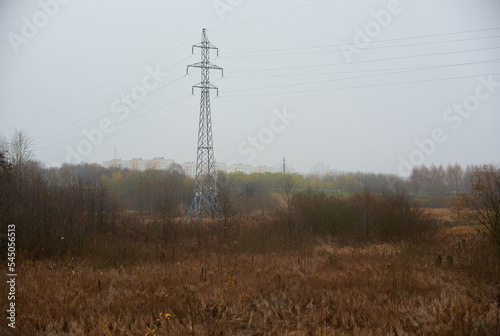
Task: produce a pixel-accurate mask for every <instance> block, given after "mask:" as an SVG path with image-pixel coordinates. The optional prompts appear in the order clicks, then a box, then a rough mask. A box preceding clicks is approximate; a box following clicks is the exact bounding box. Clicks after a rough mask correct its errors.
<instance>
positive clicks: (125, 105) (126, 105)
mask: <svg viewBox="0 0 500 336" xmlns="http://www.w3.org/2000/svg"><path fill="white" fill-rule="evenodd" d="M184 77H186V75H182V76H180V77H178V78H177V79H175V80H173V81H171V82H169V83H167V84H166V85H163V86H160V87H158V88H157V89H155V90H152V91H150V92H147V94H146V96H145V97H149V96H150V95H152V94H153V93H155V92H158V91H160V90H161V89H164V88H166V87H167V86H170V85H171V84H173V83H175V82H177V81H178V80H180V79H182V78H184ZM181 97H182V96H181ZM136 103H137V102H136V101H133V102H132V101H131V102H130V103H128V104H125V103H123V105H122V106H124V107H130V106H131V105H132V104H136ZM109 107H110V104H106V105H105V106H103V107H101V108H99V109H98V110H96V111H94V112H92V113H91V114H90V115H92V114H95V113H96V112H99V111H101V110H103V109H105V108H109ZM113 113H114V112H113V111H111V112H109V113H106V114H105V115H103V116H100V117H97V118H94V119H92V120H90V121H88V122H86V123H84V124H81V125H78V126H76V127H74V128H72V129H70V130H68V131H65V132H63V133H60V134H56V135H52V136H50V137H48V138H45V137H42V140H41V141H47V140H50V139H53V138H55V137H58V136H61V135H64V134H67V133H69V132H71V131H74V130H76V129H78V128H81V127H84V126H86V125H90V124H92V123H94V122H96V121H98V120H100V119H102V118H103V117H107V116H109V115H111V114H113ZM87 117H88V115H87V116H84V117H83V118H80V119H78V120H77V121H80V120H83V119H85V118H87ZM77 121H76V122H77ZM74 123H75V122H72V123H70V124H68V125H65V126H63V127H60V128H59V130H62V129H64V128H66V127H68V126H69V125H72V124H74ZM54 132H55V131H52V132H50V133H51V134H53V133H54Z"/></svg>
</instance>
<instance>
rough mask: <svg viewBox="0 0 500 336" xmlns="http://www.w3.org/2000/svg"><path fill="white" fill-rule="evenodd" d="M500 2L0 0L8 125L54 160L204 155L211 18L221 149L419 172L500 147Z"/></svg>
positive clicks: (479, 157) (5, 128) (0, 63)
mask: <svg viewBox="0 0 500 336" xmlns="http://www.w3.org/2000/svg"><path fill="white" fill-rule="evenodd" d="M499 14H500V3H499V2H498V1H486V0H482V1H475V2H470V1H466V0H458V1H451V0H445V1H429V0H421V1H410V0H400V1H398V0H389V1H387V0H386V1H378V0H377V1H370V2H352V1H349V2H347V1H333V0H324V1H314V0H309V1H305V0H289V1H262V0H259V1H244V0H238V1H230V0H213V1H212V0H210V1H168V2H165V1H159V0H152V1H141V2H138V1H130V0H110V1H104V2H103V1H96V0H89V1H78V0H72V1H68V0H65V1H62V0H40V1H28V2H24V1H22V2H20V1H2V2H1V3H0V36H2V38H1V39H0V75H1V76H0V92H2V99H0V135H2V136H3V137H8V136H9V135H10V134H11V133H12V131H13V129H24V130H25V131H26V132H27V133H28V134H30V135H32V136H33V137H34V139H33V140H34V141H33V143H34V145H35V150H34V153H35V156H36V158H37V159H38V160H40V161H42V162H43V163H45V165H46V166H49V167H50V166H54V167H58V166H60V165H61V164H63V163H68V162H69V163H80V162H82V161H83V162H89V163H90V162H96V163H99V164H102V162H103V161H106V160H110V159H113V158H114V157H115V149H116V157H117V158H120V159H122V160H130V159H132V158H143V159H152V158H154V157H165V158H168V159H173V160H175V162H177V163H183V162H187V161H195V158H196V146H197V129H198V114H199V103H200V92H199V90H195V91H194V95H192V91H191V87H192V86H193V85H196V84H197V83H199V82H200V72H199V70H198V69H194V68H193V69H190V71H189V74H188V75H186V66H187V65H190V64H193V63H196V62H200V52H199V49H195V50H194V51H195V53H194V55H192V54H191V53H192V47H191V46H192V45H193V44H197V43H199V42H200V41H201V32H202V29H203V28H206V29H207V34H208V37H209V39H210V42H212V43H213V44H214V45H215V46H216V47H218V48H219V55H218V57H217V53H216V52H215V50H213V51H212V54H211V61H212V62H213V63H214V64H216V65H217V66H219V67H222V68H223V69H224V77H222V73H221V72H220V71H216V70H212V72H211V78H210V79H211V81H212V84H213V85H214V86H216V87H218V88H219V92H218V96H217V94H216V93H215V91H214V92H212V100H211V108H212V122H213V134H214V149H215V156H216V158H217V161H220V162H225V163H228V164H229V163H243V164H248V165H252V166H259V165H266V166H274V165H276V164H279V163H280V162H281V160H282V157H283V156H285V157H286V159H287V162H288V164H289V165H290V166H291V167H292V166H293V167H294V168H295V170H296V171H298V172H303V173H307V172H310V171H311V169H312V168H313V167H314V166H316V165H317V164H318V163H323V167H326V168H327V169H335V170H339V171H365V172H369V171H373V172H379V173H392V174H397V175H401V176H408V175H409V173H410V171H411V169H412V168H413V167H414V166H420V165H422V164H425V165H427V166H430V165H431V164H436V165H439V164H444V165H446V164H448V163H455V162H456V163H459V164H460V165H462V166H463V167H465V166H466V165H468V164H481V163H484V162H499V161H500V150H499V147H498V144H499V143H500V132H498V125H500V113H499V106H500V24H499V22H498V16H499Z"/></svg>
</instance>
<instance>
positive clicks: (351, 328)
mask: <svg viewBox="0 0 500 336" xmlns="http://www.w3.org/2000/svg"><path fill="white" fill-rule="evenodd" d="M440 234H441V235H442V241H441V242H443V243H446V239H445V238H446V237H450V236H451V237H452V238H451V240H452V241H453V240H456V239H455V238H456V237H455V236H454V234H455V232H454V231H453V230H451V231H450V232H441V233H440ZM447 234H448V235H447ZM470 246H471V247H470V248H471V249H472V246H473V244H472V243H471V244H470ZM434 251H438V249H437V248H436V249H434V248H432V249H427V251H426V253H422V252H416V251H415V250H414V249H413V248H412V247H411V246H407V245H404V244H388V243H385V244H372V245H365V246H361V247H349V246H343V247H342V246H336V245H335V244H334V243H332V242H329V243H327V242H324V241H323V242H318V243H317V244H316V247H315V248H314V251H313V252H312V253H311V254H309V255H307V256H303V255H302V256H301V255H299V254H297V253H292V252H287V253H285V252H281V253H267V254H259V255H249V254H245V253H238V254H230V253H222V252H221V253H215V252H210V251H204V252H200V253H194V254H191V255H190V256H187V255H185V256H184V257H182V258H180V259H178V260H176V261H173V262H171V261H168V262H165V261H164V262H160V261H155V262H151V263H144V264H142V265H135V266H127V267H123V266H121V267H114V268H106V269H96V268H95V267H93V266H92V265H90V264H88V263H87V262H85V261H82V262H78V263H76V262H75V261H74V260H70V259H68V260H65V261H50V260H45V261H38V262H33V261H27V260H26V261H24V262H21V264H20V265H19V267H18V274H19V276H18V292H17V309H18V311H17V314H18V320H17V327H18V328H17V329H16V330H15V332H11V333H9V331H3V334H5V335H494V334H495V333H498V332H499V331H500V329H499V328H500V325H499V322H498V320H497V314H498V304H497V302H496V300H497V297H496V295H497V294H498V293H499V288H498V283H497V287H495V284H494V283H492V282H489V281H486V280H482V279H481V278H478V277H475V276H474V274H470V273H468V272H464V270H465V263H463V264H462V266H461V267H458V266H457V267H452V268H450V267H445V265H444V263H443V265H442V266H436V265H435V263H434V260H433V258H434V253H435V252H434ZM2 288H3V290H4V293H5V291H6V289H7V288H6V285H5V283H4V284H3V285H2ZM4 308H5V307H4Z"/></svg>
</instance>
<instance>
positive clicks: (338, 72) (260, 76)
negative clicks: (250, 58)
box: [224, 58, 500, 79]
mask: <svg viewBox="0 0 500 336" xmlns="http://www.w3.org/2000/svg"><path fill="white" fill-rule="evenodd" d="M498 61H500V58H495V59H490V60H482V61H474V62H467V63H458V64H444V65H436V66H423V67H405V68H386V69H373V70H352V71H336V72H321V73H301V74H300V73H299V74H278V75H255V76H225V77H224V78H225V79H235V78H275V77H298V76H329V75H339V74H350V73H366V72H381V71H396V70H410V69H419V70H426V69H429V68H439V67H448V66H463V65H473V64H488V63H496V62H498Z"/></svg>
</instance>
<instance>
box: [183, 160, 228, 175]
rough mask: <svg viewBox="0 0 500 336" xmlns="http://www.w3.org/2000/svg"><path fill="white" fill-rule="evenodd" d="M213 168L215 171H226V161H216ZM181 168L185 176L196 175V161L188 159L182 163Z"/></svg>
mask: <svg viewBox="0 0 500 336" xmlns="http://www.w3.org/2000/svg"><path fill="white" fill-rule="evenodd" d="M215 169H216V170H217V171H224V172H225V171H226V163H225V162H216V163H215ZM182 170H183V171H184V174H186V175H187V176H191V177H195V176H196V162H193V161H188V162H184V163H183V164H182Z"/></svg>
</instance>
